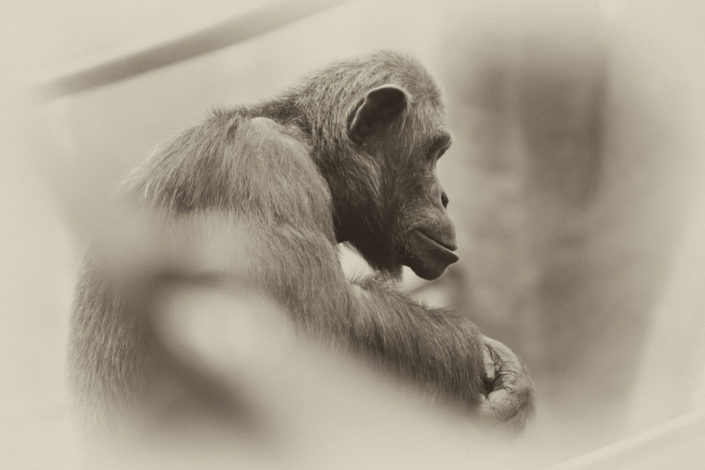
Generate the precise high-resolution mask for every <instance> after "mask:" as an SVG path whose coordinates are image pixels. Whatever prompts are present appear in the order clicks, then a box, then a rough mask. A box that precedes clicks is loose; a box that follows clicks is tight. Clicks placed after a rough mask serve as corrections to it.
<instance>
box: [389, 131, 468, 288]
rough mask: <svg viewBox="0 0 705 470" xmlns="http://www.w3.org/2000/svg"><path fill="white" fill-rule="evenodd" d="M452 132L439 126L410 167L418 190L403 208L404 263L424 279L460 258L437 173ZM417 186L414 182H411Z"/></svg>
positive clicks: (434, 275)
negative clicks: (456, 251) (404, 215)
mask: <svg viewBox="0 0 705 470" xmlns="http://www.w3.org/2000/svg"><path fill="white" fill-rule="evenodd" d="M451 142H452V137H451V136H450V134H449V133H448V132H447V131H445V130H443V129H442V128H441V129H438V130H437V131H436V132H434V134H432V136H431V137H430V139H428V144H427V145H425V146H423V147H421V149H420V151H419V152H417V153H415V154H413V155H412V158H411V162H410V167H411V168H413V171H410V172H409V173H410V174H412V175H415V179H416V182H415V186H416V188H415V190H414V191H412V192H411V194H413V196H412V198H411V199H410V200H409V201H408V202H407V203H406V207H405V210H404V213H405V214H408V216H407V217H405V218H404V219H402V220H403V223H404V225H406V230H405V231H403V232H402V233H403V238H402V243H403V247H402V249H401V253H402V257H401V259H400V261H401V263H402V264H404V265H406V266H408V267H410V268H411V269H412V270H413V271H414V273H416V275H418V276H419V277H421V278H423V279H427V280H431V279H436V278H438V277H439V276H440V275H441V274H443V272H444V271H445V269H446V267H447V266H448V265H450V264H452V263H455V262H456V261H458V256H457V255H456V254H455V253H454V251H455V250H456V249H457V244H456V240H455V227H454V226H453V222H452V221H451V220H450V217H449V216H448V212H447V211H446V208H447V207H448V196H447V195H446V193H445V191H443V188H442V186H441V183H440V181H439V180H438V177H437V175H436V164H437V162H438V159H439V158H440V157H441V155H443V153H445V151H446V150H447V149H448V148H449V147H450V145H451ZM409 184H410V185H414V182H409Z"/></svg>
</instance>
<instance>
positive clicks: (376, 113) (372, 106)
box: [348, 84, 408, 144]
mask: <svg viewBox="0 0 705 470" xmlns="http://www.w3.org/2000/svg"><path fill="white" fill-rule="evenodd" d="M407 101H408V99H407V93H406V91H405V90H404V89H403V88H401V87H399V86H397V85H391V84H387V85H382V86H379V87H377V88H373V89H372V90H370V91H368V92H367V95H365V98H364V99H363V100H361V101H360V103H359V104H358V105H357V106H356V107H355V109H354V110H353V111H352V112H351V113H350V116H349V117H348V134H349V136H350V139H351V140H352V141H353V142H355V143H357V144H361V143H362V142H364V141H365V139H366V138H367V137H368V136H369V135H370V134H372V133H373V132H374V131H376V130H377V129H379V128H381V127H383V126H386V125H387V124H389V123H390V122H391V121H392V120H393V119H394V118H395V117H397V116H398V115H399V114H400V113H401V112H402V111H403V110H404V108H405V107H406V103H407Z"/></svg>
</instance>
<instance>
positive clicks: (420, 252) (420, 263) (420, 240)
mask: <svg viewBox="0 0 705 470" xmlns="http://www.w3.org/2000/svg"><path fill="white" fill-rule="evenodd" d="M407 240H408V241H407V243H408V245H407V246H408V251H407V254H406V258H405V261H404V264H405V265H407V266H408V267H410V268H411V270H412V271H414V273H416V275H417V276H419V277H421V278H423V279H426V280H429V281H430V280H432V279H436V278H438V277H439V276H440V275H441V274H443V272H444V271H445V269H446V268H447V267H448V265H450V264H453V263H455V262H457V261H458V260H459V259H460V258H458V255H456V254H455V253H453V251H455V250H456V245H455V240H454V239H450V240H445V239H444V240H438V239H437V238H435V237H432V236H429V235H427V234H426V233H424V232H422V231H421V230H419V229H414V230H412V231H411V232H409V235H408V239H407Z"/></svg>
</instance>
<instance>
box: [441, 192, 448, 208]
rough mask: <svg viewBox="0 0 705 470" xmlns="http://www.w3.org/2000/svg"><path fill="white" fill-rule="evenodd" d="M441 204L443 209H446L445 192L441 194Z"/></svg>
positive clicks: (446, 197) (446, 198) (446, 196)
mask: <svg viewBox="0 0 705 470" xmlns="http://www.w3.org/2000/svg"><path fill="white" fill-rule="evenodd" d="M441 204H443V208H444V209H445V208H446V207H448V195H447V194H446V192H445V191H443V192H442V193H441Z"/></svg>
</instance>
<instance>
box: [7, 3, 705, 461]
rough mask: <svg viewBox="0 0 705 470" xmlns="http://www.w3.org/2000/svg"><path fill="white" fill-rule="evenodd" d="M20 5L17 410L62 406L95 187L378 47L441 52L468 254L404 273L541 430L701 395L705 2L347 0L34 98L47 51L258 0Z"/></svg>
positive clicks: (15, 88)
mask: <svg viewBox="0 0 705 470" xmlns="http://www.w3.org/2000/svg"><path fill="white" fill-rule="evenodd" d="M10 3H11V5H10V9H11V10H12V12H13V15H9V16H5V18H4V19H3V20H2V21H3V25H2V28H0V31H2V33H1V34H3V36H5V38H4V40H3V41H0V42H2V43H3V46H2V47H3V54H4V57H7V60H6V62H5V63H6V65H7V69H8V72H7V73H6V75H5V78H4V81H5V83H4V85H5V86H4V87H3V89H4V90H5V92H4V93H3V100H4V101H5V102H6V106H5V107H4V109H5V112H4V113H3V114H2V118H3V127H4V129H5V131H4V134H5V135H3V141H2V142H3V146H4V148H5V150H4V159H3V165H4V166H5V169H4V170H5V171H3V172H2V174H1V175H0V182H2V193H1V194H2V197H0V204H1V206H0V207H2V210H3V215H4V218H5V220H6V221H8V222H9V223H7V224H6V225H7V228H6V229H5V230H3V233H2V235H1V236H2V239H0V240H1V241H2V250H3V251H2V252H3V263H2V268H1V269H2V270H3V284H4V286H5V289H6V290H7V293H6V294H5V295H3V296H2V299H1V300H0V302H1V303H0V305H2V307H3V308H2V310H3V311H4V312H5V313H4V314H3V315H2V317H1V318H2V320H1V321H2V327H1V328H0V331H2V334H3V336H2V338H1V339H2V341H0V348H1V349H0V354H1V355H2V359H1V360H0V364H1V365H2V369H0V372H2V373H3V376H4V377H6V378H7V379H6V380H7V383H8V384H9V386H8V387H5V388H4V390H3V392H2V395H0V396H2V398H3V399H2V400H1V402H2V405H1V406H2V407H3V410H4V411H5V412H6V413H3V415H6V416H8V417H9V421H8V422H9V423H10V424H11V425H13V423H14V425H20V426H23V429H25V431H26V432H27V433H29V432H34V431H33V430H34V429H35V427H37V423H40V424H41V423H45V424H46V423H50V424H49V425H48V426H44V428H42V429H49V430H48V431H46V432H48V433H54V432H55V431H56V429H60V430H61V429H64V428H65V427H66V426H68V425H67V424H66V422H67V420H68V418H67V417H68V397H67V394H66V392H65V390H64V384H63V363H64V349H65V340H66V332H67V326H66V323H67V318H68V315H69V309H70V308H69V304H70V297H71V289H72V282H73V276H74V272H75V269H76V265H77V263H78V260H79V259H80V255H81V250H82V248H83V246H82V237H83V236H84V235H85V233H84V230H85V227H86V226H87V224H88V222H87V220H86V218H87V217H88V216H87V215H86V214H90V211H89V212H86V207H87V206H92V207H99V206H100V201H101V200H102V199H104V198H106V197H107V196H108V195H109V194H110V191H111V189H112V188H113V187H114V185H115V184H116V183H117V182H118V181H119V180H120V179H121V178H122V177H124V175H125V174H126V172H127V171H129V169H130V168H131V167H133V166H134V165H135V164H136V163H137V162H139V161H140V160H142V159H143V158H145V157H146V156H147V155H148V154H149V153H150V152H151V151H152V150H153V149H154V147H155V146H156V145H157V144H159V143H162V142H165V141H166V140H167V139H169V138H170V137H173V136H174V135H176V134H177V133H178V132H180V131H181V130H183V129H184V128H186V127H187V126H189V125H191V124H194V123H196V122H198V121H199V120H200V119H202V118H203V117H204V116H205V115H206V114H207V112H208V110H210V109H212V108H214V107H223V106H229V105H232V104H242V103H249V102H253V101H256V100H258V99H261V98H263V97H267V96H269V95H271V94H272V93H275V92H277V91H280V90H282V89H284V88H285V87H286V86H288V85H289V84H292V83H294V82H295V81H296V79H297V77H300V76H301V75H303V74H304V73H306V72H308V71H310V70H311V69H312V68H315V67H319V66H322V65H324V64H326V63H329V62H330V61H332V60H335V59H338V58H342V57H347V56H350V55H355V54H360V53H366V52H369V51H371V50H374V49H378V48H393V49H399V50H402V51H406V52H409V53H411V54H413V55H416V56H417V57H418V58H419V59H421V61H422V62H424V63H425V64H426V65H427V66H428V68H429V69H430V70H431V72H432V74H433V75H435V76H436V77H437V79H438V81H439V82H440V83H441V85H442V88H443V89H444V91H445V96H446V101H447V111H448V117H449V123H450V128H451V129H452V130H453V132H454V135H455V144H454V146H453V147H452V149H451V150H450V151H449V152H448V154H447V155H446V156H445V157H444V158H443V159H442V160H441V161H440V164H439V171H440V173H441V180H442V181H443V183H444V185H445V188H446V190H447V192H448V193H449V195H450V199H451V205H450V207H449V210H450V211H451V213H452V216H453V217H454V220H455V221H456V224H457V227H458V232H459V234H458V236H459V244H460V254H461V262H460V263H459V264H457V265H455V266H454V267H453V268H452V269H451V270H450V271H449V272H448V273H447V275H446V276H445V277H444V278H442V279H441V280H440V281H437V282H435V283H431V284H428V285H427V284H422V283H420V281H419V280H415V279H412V278H411V276H409V275H407V277H406V278H405V279H406V285H407V288H409V289H410V290H412V291H413V292H414V293H415V295H418V296H419V297H421V298H424V299H427V300H428V301H429V302H432V303H439V304H440V303H442V304H452V305H453V306H454V307H456V308H458V309H460V310H462V311H465V312H467V313H468V315H471V316H472V317H473V318H474V319H475V321H476V323H477V324H478V325H479V326H480V328H481V329H482V330H483V331H484V332H486V334H488V335H489V336H493V337H496V338H498V339H500V340H501V341H503V342H505V343H506V344H508V345H510V346H511V347H512V348H513V349H514V350H515V351H516V352H517V353H518V354H520V355H521V356H522V357H524V358H525V359H526V362H527V363H528V365H529V367H530V369H531V370H532V371H533V374H534V377H535V380H536V384H537V388H538V393H539V405H538V408H539V416H538V422H537V425H536V427H535V430H534V432H535V433H536V434H537V435H538V436H539V440H541V439H543V440H544V442H545V445H546V449H547V450H546V451H547V452H549V453H555V455H557V456H568V455H575V454H576V453H578V452H583V451H585V450H588V449H591V448H594V447H596V446H599V445H604V444H606V443H609V442H611V441H612V440H614V439H616V438H618V437H623V436H625V435H628V434H630V433H632V432H634V431H635V430H638V429H643V428H644V427H645V426H647V425H651V424H656V423H658V422H661V421H664V420H666V419H668V418H672V417H674V416H677V415H678V414H680V413H684V412H686V411H688V410H690V409H691V408H692V406H693V405H694V403H695V401H696V398H697V392H695V389H696V387H697V386H698V383H701V384H702V376H703V365H704V362H703V358H704V357H705V355H704V354H703V351H702V348H701V349H697V348H696V347H695V346H696V345H698V344H700V343H702V341H703V338H704V337H703V335H704V333H703V331H704V330H703V326H705V325H703V321H702V320H701V317H702V315H700V314H699V312H700V311H701V308H702V299H700V298H699V294H698V293H699V291H700V290H701V289H700V287H701V286H702V285H703V283H704V281H705V280H703V279H702V278H701V276H700V274H701V273H702V266H703V263H702V262H698V260H700V261H702V258H698V256H701V255H702V252H703V250H702V248H701V247H700V244H699V243H698V240H699V238H698V236H697V235H693V234H697V233H700V232H698V230H700V228H699V225H698V223H697V221H698V220H700V218H699V215H702V213H703V212H704V211H701V210H700V209H699V208H700V207H701V205H700V204H701V203H700V201H703V200H705V193H704V192H703V190H702V188H701V186H702V182H703V181H705V180H704V179H703V176H704V174H703V161H702V151H703V149H705V141H704V140H705V133H704V132H703V122H704V121H703V118H705V111H704V110H703V107H702V105H703V99H702V98H703V96H702V94H703V85H702V83H704V82H703V79H705V70H704V69H703V67H702V65H703V64H702V53H703V48H702V44H703V42H702V39H703V37H702V36H703V34H702V32H701V30H702V25H703V24H705V23H703V21H704V20H705V9H704V8H703V7H702V6H701V5H700V4H699V3H698V2H695V1H693V2H679V3H677V4H672V3H668V2H659V1H644V2H630V1H623V0H604V1H564V2H548V1H532V2H510V1H505V0H502V1H484V0H476V1H472V2H452V1H435V2H423V1H414V2H401V1H391V0H389V1H382V2H373V1H355V2H353V1H351V2H345V3H343V4H341V5H339V6H336V7H334V8H331V9H329V10H326V11H324V12H321V13H318V14H316V15H313V16H311V17H309V18H306V19H304V20H301V21H297V22H295V23H293V24H290V25H287V26H284V27H281V28H278V29H276V30H275V31H272V32H270V33H267V34H265V35H261V36H257V37H253V38H251V39H249V40H247V41H244V42H242V43H239V44H236V45H233V46H232V47H228V48H225V49H221V50H218V51H215V52H213V53H210V54H207V55H204V56H201V57H197V58H194V59H191V60H188V61H185V62H180V63H177V64H175V65H171V66H169V67H166V68H161V69H158V70H155V71H151V72H149V73H146V74H143V75H139V76H136V77H133V78H131V79H129V80H125V81H121V82H118V83H115V84H112V85H109V86H105V87H100V88H96V89H91V90H87V91H85V92H81V93H77V94H73V95H70V96H67V97H62V98H59V99H54V100H52V101H51V102H49V103H45V104H42V105H41V107H40V108H39V109H35V108H31V107H29V106H28V105H27V102H26V101H23V100H22V99H21V97H22V96H23V95H22V94H21V92H22V91H23V90H24V91H26V89H27V88H26V87H27V84H28V83H31V82H32V81H35V80H36V79H37V77H40V76H45V75H42V74H44V73H45V72H46V71H47V70H49V71H51V70H52V69H61V68H63V67H71V64H72V63H74V62H76V61H79V62H80V61H81V60H83V59H85V58H86V57H91V56H92V57H98V58H100V57H101V55H104V54H108V53H110V52H111V51H112V50H114V49H115V48H121V47H130V46H131V45H136V46H138V45H139V44H141V43H149V42H150V41H152V40H154V38H158V37H159V36H160V35H162V34H167V33H168V34H171V33H178V32H179V31H188V30H190V29H192V28H194V27H200V26H202V25H207V24H209V22H213V21H217V20H219V19H220V18H222V17H225V16H231V15H234V14H237V13H239V12H245V11H249V10H251V9H253V8H257V7H261V6H266V5H267V3H268V2H266V1H258V2H226V1H211V2H205V3H204V2H199V3H194V2H190V1H186V0H178V1H173V2H169V3H168V4H167V3H165V2H154V3H150V2H137V1H127V2H86V1H79V0H67V1H64V2H61V3H51V2H15V3H13V2H10ZM86 201H89V202H88V203H87V202H86ZM691 260H695V261H694V262H691ZM407 274H408V273H407ZM694 276H696V277H695V278H694ZM684 279H686V280H689V281H690V284H688V286H685V284H684V282H683V280H684ZM684 286H685V287H684ZM686 287H687V289H686ZM684 289H685V290H684ZM684 296H685V297H686V298H687V299H688V302H683V297H684ZM664 332H667V333H664ZM690 346H693V347H690ZM674 396H677V397H678V399H673V398H672V397H674ZM701 403H702V401H701ZM566 430H568V432H566ZM18 435H19V436H20V437H21V436H22V435H23V433H18ZM20 437H18V438H17V440H18V442H20V444H18V446H17V449H22V447H21V442H22V441H21V439H20ZM66 439H68V437H66ZM63 446H64V443H62V442H61V441H59V442H58V443H57V444H56V447H57V449H56V452H60V449H61V448H62V447H63Z"/></svg>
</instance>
